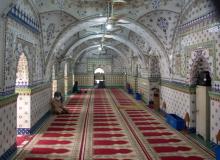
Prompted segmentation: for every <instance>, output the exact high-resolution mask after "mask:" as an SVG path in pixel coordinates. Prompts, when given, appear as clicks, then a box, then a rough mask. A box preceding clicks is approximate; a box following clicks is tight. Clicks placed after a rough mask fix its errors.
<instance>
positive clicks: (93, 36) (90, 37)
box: [66, 34, 146, 68]
mask: <svg viewBox="0 0 220 160" xmlns="http://www.w3.org/2000/svg"><path fill="white" fill-rule="evenodd" d="M103 36H104V34H98V35H91V36H88V37H85V38H83V39H80V40H79V41H77V42H76V43H75V44H74V45H73V46H72V47H70V49H69V50H68V51H67V53H66V56H67V57H69V56H70V55H71V54H72V52H73V50H74V49H75V48H76V47H77V46H79V45H81V44H82V43H84V42H86V41H88V40H91V39H96V38H102V37H103ZM105 38H111V39H114V40H116V41H119V42H121V43H123V44H124V45H126V46H128V47H129V48H131V49H132V50H133V52H134V53H135V54H136V56H138V57H139V58H140V60H141V62H142V63H143V66H144V67H145V68H146V64H145V60H144V56H143V53H141V51H140V50H139V49H138V48H137V46H136V45H134V44H133V43H132V42H130V41H129V40H127V39H124V38H122V37H120V36H117V35H105Z"/></svg>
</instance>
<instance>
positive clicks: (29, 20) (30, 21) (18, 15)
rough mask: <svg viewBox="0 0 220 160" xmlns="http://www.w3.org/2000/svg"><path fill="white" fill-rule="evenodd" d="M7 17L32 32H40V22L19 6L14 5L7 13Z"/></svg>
mask: <svg viewBox="0 0 220 160" xmlns="http://www.w3.org/2000/svg"><path fill="white" fill-rule="evenodd" d="M7 16H8V17H10V18H11V19H13V20H15V21H16V22H18V23H20V24H21V25H23V26H25V27H26V28H28V29H29V30H31V31H32V32H34V33H40V24H39V23H38V22H37V21H36V20H34V18H33V17H30V16H29V15H28V14H27V13H25V12H24V11H22V10H21V9H20V8H19V7H17V6H14V7H12V8H11V10H10V11H9V12H8V14H7Z"/></svg>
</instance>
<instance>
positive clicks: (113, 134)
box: [14, 89, 214, 160]
mask: <svg viewBox="0 0 220 160" xmlns="http://www.w3.org/2000/svg"><path fill="white" fill-rule="evenodd" d="M138 105H139V104H137V102H136V101H135V100H134V99H132V98H130V97H129V95H127V94H126V93H125V92H123V91H121V90H119V89H112V90H105V89H94V90H90V91H88V92H87V93H86V94H76V95H74V96H72V97H71V98H70V100H69V102H68V103H67V106H66V107H67V108H69V110H70V111H71V114H64V115H58V116H53V117H51V118H50V120H49V121H48V123H46V124H45V125H44V127H43V128H42V129H41V130H40V131H39V133H38V134H36V136H35V137H34V138H33V139H32V140H31V141H30V143H29V144H28V145H26V146H25V147H24V148H23V151H21V152H20V153H19V154H17V155H16V156H15V158H14V160H213V159H214V157H212V156H211V155H210V154H208V153H206V152H204V151H203V150H201V149H200V148H198V146H197V147H196V146H195V145H192V143H189V142H188V141H187V140H186V139H185V138H184V137H183V135H181V134H179V133H178V132H176V131H174V130H173V129H171V128H170V127H168V126H167V125H166V124H164V122H163V121H162V120H161V119H159V118H158V117H157V116H156V115H154V114H153V113H152V112H149V111H148V110H146V109H144V108H143V109H140V107H137V106H138ZM128 107H129V109H128ZM23 139H24V138H23ZM22 141H23V140H22V138H20V140H19V139H18V144H20V143H22Z"/></svg>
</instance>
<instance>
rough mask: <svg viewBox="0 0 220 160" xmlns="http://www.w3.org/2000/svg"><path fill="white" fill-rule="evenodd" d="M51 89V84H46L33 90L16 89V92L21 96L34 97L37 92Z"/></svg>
mask: <svg viewBox="0 0 220 160" xmlns="http://www.w3.org/2000/svg"><path fill="white" fill-rule="evenodd" d="M50 87H51V84H50V83H49V84H44V85H40V86H36V87H32V88H16V89H15V92H16V93H19V94H20V95H33V94H35V93H37V92H40V91H43V90H46V89H48V88H50Z"/></svg>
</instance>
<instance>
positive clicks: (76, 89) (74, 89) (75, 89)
mask: <svg viewBox="0 0 220 160" xmlns="http://www.w3.org/2000/svg"><path fill="white" fill-rule="evenodd" d="M72 93H81V91H80V89H79V87H78V81H75V84H74V86H73V89H72Z"/></svg>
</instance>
